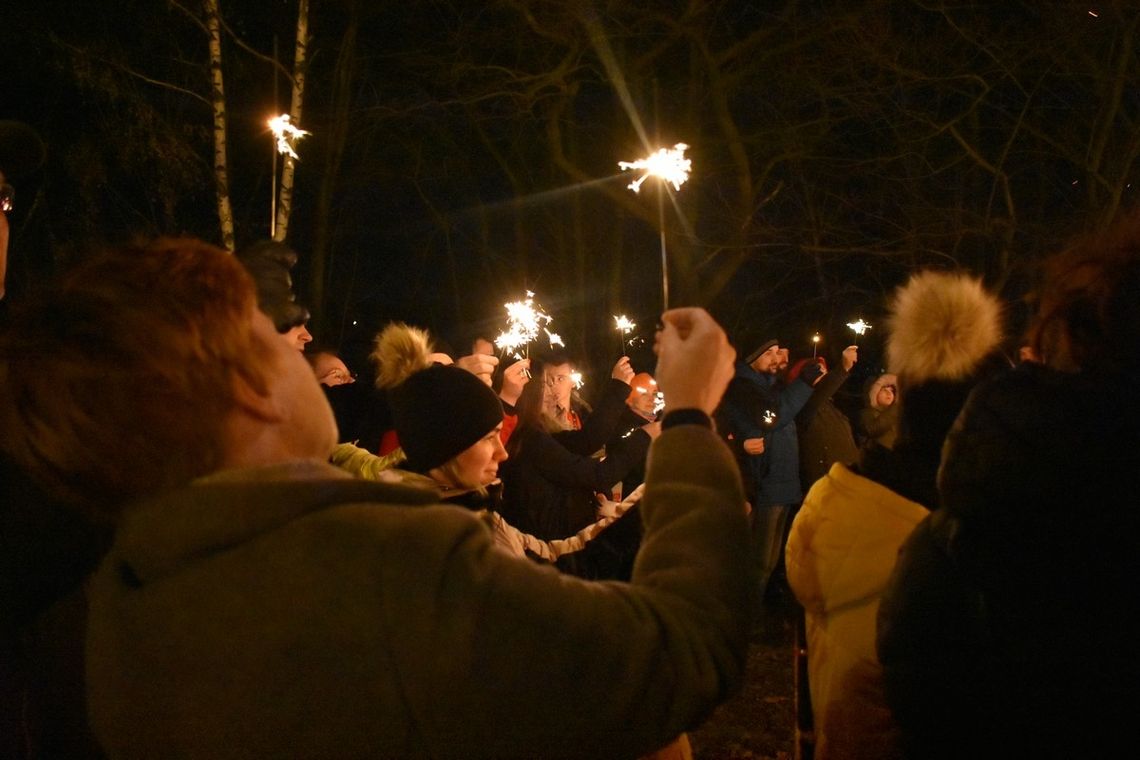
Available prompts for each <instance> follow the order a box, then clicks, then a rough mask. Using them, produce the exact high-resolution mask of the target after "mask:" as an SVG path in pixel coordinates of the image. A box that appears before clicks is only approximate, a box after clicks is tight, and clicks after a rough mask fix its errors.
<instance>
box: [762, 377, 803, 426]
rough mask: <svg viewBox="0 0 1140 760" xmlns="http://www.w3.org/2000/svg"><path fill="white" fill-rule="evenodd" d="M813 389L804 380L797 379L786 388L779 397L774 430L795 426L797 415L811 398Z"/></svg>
mask: <svg viewBox="0 0 1140 760" xmlns="http://www.w3.org/2000/svg"><path fill="white" fill-rule="evenodd" d="M812 390H813V388H812V387H811V386H810V385H808V384H807V383H806V382H804V381H803V380H801V379H799V378H796V379H795V380H793V381H792V382H791V383H790V384H789V385H786V386H784V387H783V388H782V389H781V390H780V391H779V393H778V395H777V400H776V415H777V417H776V424H775V425H773V426H772V429H773V430H780V429H781V428H785V427H787V426H788V425H794V424H795V422H796V415H797V414H799V413H800V410H801V409H803V408H804V405H805V404H807V402H808V399H810V398H811V394H812Z"/></svg>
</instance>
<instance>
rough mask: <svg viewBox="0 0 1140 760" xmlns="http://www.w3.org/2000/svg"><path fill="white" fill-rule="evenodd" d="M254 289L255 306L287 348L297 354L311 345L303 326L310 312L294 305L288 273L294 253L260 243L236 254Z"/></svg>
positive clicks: (270, 243) (275, 244)
mask: <svg viewBox="0 0 1140 760" xmlns="http://www.w3.org/2000/svg"><path fill="white" fill-rule="evenodd" d="M234 255H235V256H236V257H237V260H238V261H240V262H241V263H242V265H243V266H244V267H245V268H246V271H248V272H249V274H250V276H251V277H253V281H254V283H255V284H256V285H257V305H258V308H260V309H261V310H262V311H263V312H265V314H266V315H267V316H268V317H269V318H270V319H271V320H273V325H274V327H276V328H277V332H278V333H280V334H281V336H282V338H283V339H284V340H285V342H286V344H288V345H290V346H292V347H293V348H295V349H297V350H298V351H304V350H305V345H306V344H308V343H310V342H312V340H313V336H312V335H311V334H309V329H308V327H306V324H307V323H308V321H309V310H308V309H306V308H305V307H304V306H301V305H300V304H298V303H297V299H296V296H295V295H294V293H293V278H292V277H291V275H290V274H289V273H290V270H292V269H293V267H294V265H296V263H297V252H296V251H294V250H293V249H292V248H290V247H289V246H287V245H285V244H284V243H278V242H276V241H273V240H263V241H260V242H257V243H254V244H253V245H251V246H248V247H246V248H243V249H241V250H240V251H238V252H237V253H236V254H234Z"/></svg>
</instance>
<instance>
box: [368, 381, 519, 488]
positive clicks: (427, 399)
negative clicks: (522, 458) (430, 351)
mask: <svg viewBox="0 0 1140 760" xmlns="http://www.w3.org/2000/svg"><path fill="white" fill-rule="evenodd" d="M388 402H389V405H390V406H391V407H392V419H393V422H394V424H395V427H396V436H397V437H398V438H399V439H400V446H402V447H403V449H404V453H405V454H407V456H408V462H407V465H406V466H407V469H409V470H412V471H413V472H420V473H426V472H428V471H429V470H431V469H432V468H434V467H439V466H440V465H441V464H444V463H446V462H448V461H450V460H451V459H454V458H455V457H456V456H458V455H459V454H462V453H463V452H464V451H466V450H467V449H468V448H470V447H471V446H472V445H474V444H475V443H476V442H477V441H478V440H479V439H480V438H482V437H483V436H485V435H487V433H489V432H491V431H492V430H494V429H495V426H496V425H498V424H499V423H501V422H502V421H503V406H502V403H501V402H500V401H499V398H498V397H497V396H496V395H495V392H494V391H492V390H491V389H490V388H488V387H487V385H486V384H485V383H484V382H483V381H482V380H480V379H479V378H477V377H475V375H473V374H471V373H470V372H468V371H467V370H464V369H460V368H459V367H455V366H450V365H442V364H433V365H432V366H431V367H428V368H427V369H425V370H420V371H419V372H415V373H413V374H412V375H410V376H409V377H408V379H407V380H405V381H404V382H402V383H400V384H399V385H397V386H396V387H394V388H391V389H389V390H388Z"/></svg>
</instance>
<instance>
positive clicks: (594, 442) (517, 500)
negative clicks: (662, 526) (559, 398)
mask: <svg viewBox="0 0 1140 760" xmlns="http://www.w3.org/2000/svg"><path fill="white" fill-rule="evenodd" d="M618 386H620V387H618ZM628 393H629V386H628V385H626V384H625V383H622V382H620V381H617V380H614V381H612V383H611V385H610V386H607V388H606V391H605V393H604V395H603V398H602V399H601V400H600V401H599V402H598V404H597V406H596V407H595V409H594V412H593V413H592V414H591V415H590V416H589V418H588V419H587V420H586V422H585V424H584V425H583V427H582V429H581V430H565V431H560V432H557V433H553V434H551V433H548V432H546V431H545V430H544V429H542V428H540V427H537V426H533V425H531V426H526V427H519V428H516V429H515V432H514V433H513V434H512V436H511V448H510V451H511V457H510V459H508V460H507V461H505V462H503V464H502V465H501V466H500V468H499V477H500V478H502V480H503V486H504V487H503V508H502V515H503V517H505V518H506V519H507V521H508V522H510V523H511V525H514V526H515V527H516V528H518V529H519V530H521V531H525V532H526V533H531V534H533V535H535V536H538V537H539V538H543V539H547V540H550V539H556V538H565V537H566V536H569V535H572V534H574V533H576V532H578V531H579V530H581V529H582V528H584V527H586V526H587V525H589V524H590V523H592V522H594V521H595V520H596V519H597V507H598V503H597V501H596V499H595V497H594V494H595V493H599V492H600V493H609V491H610V488H611V487H612V486H613V485H614V484H615V483H617V482H618V481H619V480H621V479H622V477H624V476H625V474H626V473H627V472H629V471H630V470H632V469H633V468H634V467H636V466H639V465H641V464H642V463H644V461H645V455H646V452H647V451H648V450H649V443H650V438H649V434H648V433H646V432H645V431H643V430H635V431H634V432H633V433H632V434H631V435H630V438H629V445H627V446H624V447H622V448H621V449H619V450H617V451H615V452H613V453H611V454H610V455H608V456H606V457H605V458H603V459H596V458H594V457H592V456H591V454H593V453H594V452H596V451H598V450H599V449H601V448H602V447H603V446H604V445H605V443H606V440H607V439H608V438H609V437H610V436H611V435H613V434H614V431H615V428H616V427H617V425H618V424H619V423H620V420H621V418H622V410H624V409H625V397H626V395H628Z"/></svg>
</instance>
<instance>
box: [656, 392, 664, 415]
mask: <svg viewBox="0 0 1140 760" xmlns="http://www.w3.org/2000/svg"><path fill="white" fill-rule="evenodd" d="M664 408H665V394H664V393H662V392H661V391H657V393H656V394H655V395H654V398H653V413H654V414H661V410H662V409H664Z"/></svg>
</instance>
